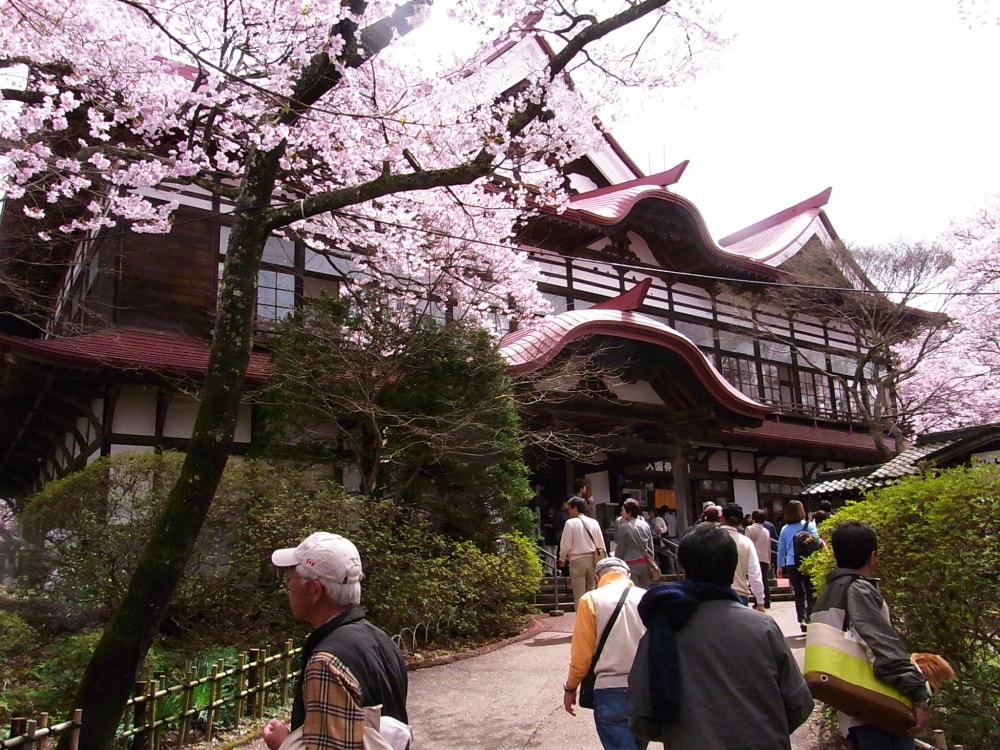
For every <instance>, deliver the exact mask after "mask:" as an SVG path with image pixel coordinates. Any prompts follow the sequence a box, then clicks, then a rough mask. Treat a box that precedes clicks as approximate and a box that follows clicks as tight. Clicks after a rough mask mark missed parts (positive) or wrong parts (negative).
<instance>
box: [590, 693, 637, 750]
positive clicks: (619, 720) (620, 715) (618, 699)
mask: <svg viewBox="0 0 1000 750" xmlns="http://www.w3.org/2000/svg"><path fill="white" fill-rule="evenodd" d="M594 724H595V725H596V726H597V736H598V738H599V739H600V740H601V744H602V745H603V746H604V750H645V748H646V743H645V742H643V741H642V740H640V739H639V738H638V737H636V736H635V735H634V734H632V732H630V731H629V728H628V688H602V689H600V690H595V691H594Z"/></svg>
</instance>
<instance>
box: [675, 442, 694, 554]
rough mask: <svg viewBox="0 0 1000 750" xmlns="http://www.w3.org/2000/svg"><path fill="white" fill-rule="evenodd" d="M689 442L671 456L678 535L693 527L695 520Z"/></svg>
mask: <svg viewBox="0 0 1000 750" xmlns="http://www.w3.org/2000/svg"><path fill="white" fill-rule="evenodd" d="M687 447H688V446H687V444H682V445H678V446H677V450H676V451H675V452H674V455H672V456H671V457H670V466H671V468H672V469H673V475H674V495H675V496H676V498H677V536H678V538H680V537H682V536H684V533H685V532H686V531H687V530H688V529H689V528H691V526H692V525H693V524H694V522H695V520H696V519H695V518H693V513H692V510H691V507H692V504H693V502H694V496H693V494H692V492H691V476H690V474H689V473H688V457H687V451H686V450H685V449H686V448H687Z"/></svg>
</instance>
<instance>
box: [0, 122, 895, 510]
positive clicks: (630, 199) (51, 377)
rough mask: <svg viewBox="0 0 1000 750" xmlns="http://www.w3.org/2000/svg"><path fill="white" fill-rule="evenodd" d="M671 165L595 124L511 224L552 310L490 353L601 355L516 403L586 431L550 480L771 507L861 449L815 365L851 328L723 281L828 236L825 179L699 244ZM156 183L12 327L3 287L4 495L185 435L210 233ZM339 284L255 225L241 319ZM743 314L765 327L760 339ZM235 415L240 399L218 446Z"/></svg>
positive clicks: (215, 256) (830, 239) (5, 240)
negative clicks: (254, 272) (745, 298)
mask: <svg viewBox="0 0 1000 750" xmlns="http://www.w3.org/2000/svg"><path fill="white" fill-rule="evenodd" d="M685 167H686V162H685V163H682V164H679V165H678V166H676V167H675V168H673V169H670V170H668V171H665V172H662V173H659V174H655V175H645V174H643V173H642V171H641V170H640V169H639V168H638V167H637V166H636V165H635V163H634V162H633V161H632V160H631V159H630V158H629V157H628V156H627V155H626V154H625V153H624V151H623V150H622V149H621V147H620V146H619V145H618V144H617V143H616V142H615V141H614V139H613V138H612V137H611V136H610V135H606V136H605V138H604V145H603V147H602V148H601V149H599V150H598V151H596V152H594V153H589V154H587V155H586V156H585V157H582V158H580V159H578V160H577V161H576V162H574V163H573V164H571V165H570V166H569V168H568V169H567V179H568V181H569V184H570V185H571V186H572V189H573V192H574V194H573V196H572V198H571V200H570V201H569V203H568V206H567V207H566V208H565V210H562V211H555V210H549V209H542V210H539V211H538V212H537V213H536V214H535V215H534V217H533V218H532V219H531V220H530V221H528V222H527V223H526V224H525V225H524V226H523V227H522V228H521V230H520V233H519V235H518V236H517V241H518V243H519V244H520V246H521V247H522V248H523V249H524V250H525V251H526V252H527V253H528V254H529V256H530V257H531V258H532V259H533V260H534V262H535V264H536V272H537V282H538V285H539V288H540V290H541V291H542V292H543V293H544V294H545V296H546V297H547V298H548V299H549V300H550V302H551V303H552V307H553V309H554V313H553V314H552V315H550V316H549V317H547V318H545V319H544V320H542V321H540V322H539V324H538V325H537V326H535V327H532V328H530V329H525V330H519V331H513V332H505V333H506V335H505V336H504V337H503V338H502V339H501V341H500V346H501V352H502V354H503V355H504V356H505V357H506V359H507V361H508V363H509V367H510V372H511V373H512V374H513V375H522V374H528V373H534V374H538V373H544V372H545V368H546V367H550V366H551V365H552V364H553V363H554V362H557V361H558V360H559V358H560V357H562V356H565V354H566V353H568V352H572V351H580V350H581V349H584V350H587V351H589V352H591V353H592V354H595V355H596V356H597V358H598V359H600V358H602V357H604V358H608V363H609V364H610V365H612V366H611V367H610V368H609V369H610V370H613V371H614V372H615V375H614V377H609V378H608V379H607V381H606V382H604V383H603V386H604V387H605V389H606V393H605V396H604V397H603V398H600V399H595V398H587V397H584V396H581V397H580V398H578V399H571V400H568V401H565V402H563V403H562V404H560V405H558V406H553V407H550V408H549V410H548V411H545V410H541V409H539V410H538V411H536V412H535V413H533V414H532V419H534V420H538V421H539V422H540V423H542V424H544V423H546V422H547V421H550V422H552V423H559V424H568V425H571V426H573V428H574V429H577V430H579V431H581V432H584V433H592V434H594V435H595V436H600V438H599V439H600V440H601V441H603V443H602V445H604V446H606V450H605V451H603V452H602V453H601V454H599V455H598V456H597V457H595V458H593V459H592V461H593V462H592V463H587V464H582V463H581V464H574V463H572V462H569V461H563V462H557V463H553V462H548V463H547V464H546V465H545V466H538V467H537V472H538V473H537V478H538V479H539V480H541V481H542V482H543V484H544V485H545V487H546V488H547V491H548V492H551V493H552V494H553V495H554V496H557V495H562V496H564V497H565V496H568V494H569V493H570V492H571V490H572V487H571V484H572V482H573V481H574V480H576V479H581V478H587V479H588V481H589V482H590V486H591V490H592V491H593V493H594V495H595V498H596V499H597V500H598V502H608V501H611V502H617V500H618V499H619V498H620V496H621V494H623V493H625V492H632V493H634V494H637V495H638V496H639V497H640V499H642V500H644V501H645V502H646V503H648V504H653V503H655V504H656V505H662V504H667V505H671V506H676V507H677V509H678V516H679V517H680V518H681V519H682V520H684V521H689V520H690V519H691V518H692V517H693V516H694V515H695V514H696V513H697V511H698V509H699V508H700V507H701V504H702V503H703V502H705V501H709V500H718V501H721V500H726V499H731V498H734V499H735V500H736V501H738V502H740V503H741V504H742V505H743V506H744V509H745V510H747V512H749V511H750V510H751V509H753V508H757V507H762V508H768V509H770V510H771V511H772V513H775V514H777V513H778V512H780V510H781V507H782V504H783V502H784V500H785V499H786V498H788V497H789V496H791V495H795V494H797V493H798V492H799V491H800V490H801V488H802V487H803V486H804V485H807V484H810V483H811V482H812V481H813V480H814V479H815V478H816V476H817V475H819V474H820V473H821V472H827V471H831V470H836V469H842V468H845V467H847V466H851V465H857V464H871V463H873V462H874V461H876V460H879V454H878V451H877V450H876V448H875V445H874V442H873V439H872V438H871V436H870V435H869V432H868V428H867V426H866V425H865V424H863V423H862V421H861V420H860V419H859V417H858V415H857V414H856V413H855V412H854V411H853V409H852V405H851V402H850V399H849V398H848V396H847V394H846V393H845V392H844V391H843V388H842V386H841V385H840V384H839V383H838V381H837V380H836V379H835V378H833V377H831V376H830V375H829V374H827V373H828V372H830V371H837V372H843V373H845V374H846V373H849V372H852V369H851V367H850V363H851V358H852V356H853V355H854V353H855V352H856V350H857V344H856V342H855V341H854V339H853V336H852V334H851V333H850V332H849V331H847V330H845V329H842V328H839V327H837V326H836V325H835V324H832V323H829V322H824V321H821V320H815V319H808V318H804V317H801V316H790V315H787V314H785V313H783V311H781V310H778V309H774V310H770V309H746V307H745V305H743V306H741V303H740V302H739V298H737V297H735V296H733V294H732V290H733V289H734V288H739V287H740V286H741V285H744V286H747V287H748V288H749V287H750V286H751V285H753V284H759V283H768V282H772V283H773V282H776V281H781V280H782V279H783V278H785V277H786V273H785V272H784V271H783V270H782V267H783V265H784V264H785V263H786V262H787V261H788V260H789V259H791V258H792V257H794V256H796V255H797V254H799V253H802V252H812V251H821V250H822V249H823V248H827V247H830V246H831V245H832V243H834V242H836V240H837V237H836V233H835V231H834V229H833V227H832V226H831V224H830V221H829V220H828V218H827V216H826V214H825V213H824V210H823V209H824V206H825V205H826V203H827V201H828V199H829V196H830V190H829V189H827V190H824V191H822V192H820V193H818V194H817V195H815V196H812V197H809V198H807V199H805V200H803V201H802V202H800V203H798V204H796V205H794V206H791V207H788V208H786V209H784V210H782V211H779V212H777V213H775V214H774V215H772V216H769V217H767V218H765V219H763V220H761V221H759V222H757V223H755V224H753V225H752V226H749V227H747V228H746V229H744V230H742V231H740V232H737V233H735V234H730V235H729V236H727V237H723V238H721V239H715V238H713V235H712V233H711V230H710V228H709V227H707V226H706V225H705V222H704V220H703V219H702V217H701V215H700V213H699V212H698V209H697V208H696V206H694V205H693V204H692V203H691V202H690V201H689V200H687V199H685V198H684V197H683V195H682V192H683V191H682V190H681V189H680V188H678V187H677V186H678V185H679V184H680V181H681V178H682V175H683V172H684V169H685ZM170 197H171V198H172V199H174V200H179V201H180V203H181V206H180V208H179V209H178V210H177V212H176V215H175V225H174V229H173V231H172V232H171V233H170V234H167V235H149V234H146V235H134V234H129V233H114V234H110V233H109V234H107V235H106V236H98V237H96V238H95V239H93V240H90V241H87V242H84V243H81V244H80V245H79V246H78V247H75V248H66V249H64V252H65V253H66V257H65V258H64V260H63V264H62V266H61V268H62V269H63V272H61V273H60V276H59V277H58V278H48V279H42V280H41V282H40V283H45V284H48V285H49V287H50V289H51V297H52V299H53V300H54V301H55V303H54V304H53V305H52V306H51V308H50V310H49V314H48V318H47V319H46V320H44V321H38V323H37V324H36V325H35V326H28V325H26V324H25V323H24V322H23V319H22V318H21V317H20V316H19V315H17V314H16V313H17V312H18V306H17V302H16V300H14V299H13V298H6V299H0V409H2V410H3V417H4V418H3V419H2V420H0V497H5V498H21V497H24V496H26V495H28V494H30V493H31V492H33V491H35V490H37V489H38V488H39V487H40V486H42V485H43V484H44V483H45V482H47V481H49V480H52V479H54V478H58V477H61V476H64V475H65V474H67V473H68V472H70V471H73V470H74V469H76V468H79V467H80V466H81V465H84V464H86V463H87V462H89V461H92V460H94V459H95V458H97V457H98V456H102V455H108V454H112V453H115V452H118V451H126V450H150V449H153V448H156V447H169V448H180V449H183V447H184V446H185V441H186V439H187V437H188V436H189V435H190V431H191V428H192V425H193V420H194V415H195V411H196V409H197V397H196V389H195V388H192V384H196V383H197V381H198V379H199V378H200V376H201V374H202V373H203V372H204V367H205V362H206V358H207V351H208V346H209V337H210V335H211V326H212V320H213V317H214V312H215V305H216V293H217V284H218V274H219V264H220V261H221V259H222V252H223V251H224V249H225V244H226V238H227V233H228V228H227V217H226V212H225V211H224V210H222V209H223V208H224V207H222V206H220V205H219V204H218V201H217V200H216V199H214V198H212V197H211V196H209V195H207V194H201V193H198V192H197V191H194V190H192V191H189V192H186V193H180V194H172V195H171V196H170ZM12 214H13V212H8V211H5V212H4V215H3V217H2V222H3V223H2V224H0V261H3V260H8V259H11V258H14V257H16V256H17V254H18V253H19V252H20V251H21V250H22V248H21V246H20V245H19V243H18V242H17V241H15V240H14V239H12V238H15V237H18V236H24V233H23V232H21V231H20V230H19V229H18V227H17V226H16V221H17V220H16V219H14V218H13V216H12ZM178 248H183V251H182V252H179V251H178ZM339 280H340V273H339V272H338V269H337V268H336V266H335V264H334V263H332V262H331V261H330V260H329V259H328V258H327V257H325V256H323V255H322V254H319V253H317V252H315V251H313V250H311V249H310V248H308V247H306V246H305V245H303V244H300V243H295V242H291V241H288V240H283V239H278V238H273V240H272V241H271V242H270V243H269V244H268V246H267V248H266V249H265V256H264V264H263V268H262V271H261V273H260V275H259V278H258V282H259V295H258V304H257V311H258V317H259V320H260V324H261V326H260V327H261V330H262V331H265V330H267V328H268V326H269V325H270V324H272V323H273V322H274V321H275V320H278V319H280V318H282V317H283V316H285V315H286V314H287V313H288V312H289V311H290V310H292V309H294V308H295V307H296V306H299V305H303V304H307V303H308V300H309V299H310V298H315V297H317V296H318V295H319V294H320V292H321V291H324V290H328V291H335V290H336V289H337V287H338V283H339ZM754 316H757V317H758V318H760V317H766V318H767V319H768V327H769V329H771V330H775V329H779V330H781V331H783V333H782V334H781V335H779V336H772V337H770V338H768V339H764V338H760V337H759V336H758V335H756V334H755V333H754V326H753V325H752V323H753V317H754ZM791 341H794V342H796V346H791V345H790V343H789V342H791ZM803 347H805V348H809V349H811V350H813V351H815V352H816V354H817V356H818V357H819V358H820V359H822V360H825V361H826V362H827V369H826V371H825V372H823V371H820V370H816V369H813V368H811V367H809V366H808V365H807V364H806V363H805V362H803V361H802V360H801V359H800V357H799V356H797V354H796V351H797V349H798V350H801V349H802V348H803ZM838 363H841V364H838ZM839 367H843V368H844V369H843V370H840V369H838V368H839ZM267 368H268V357H267V353H266V350H264V349H262V350H261V351H260V352H259V353H257V354H255V356H254V358H253V359H252V361H251V364H250V370H249V372H248V378H247V385H248V386H249V387H251V388H252V387H255V386H256V385H259V384H262V383H263V382H264V381H265V380H266V378H267ZM533 382H536V383H537V382H542V381H540V380H539V379H537V378H536V379H535V380H534V381H533ZM254 422H255V420H254V407H253V404H252V401H251V400H250V399H248V400H247V403H246V406H245V408H244V413H243V415H242V419H241V423H240V425H239V428H238V433H237V436H236V450H237V451H240V450H245V449H246V448H247V447H248V446H249V444H250V442H251V440H252V437H253V433H254V429H255V423H254ZM595 439H596V438H595Z"/></svg>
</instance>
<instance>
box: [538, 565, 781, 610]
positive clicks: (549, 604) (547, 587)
mask: <svg viewBox="0 0 1000 750" xmlns="http://www.w3.org/2000/svg"><path fill="white" fill-rule="evenodd" d="M676 580H677V576H675V575H672V574H669V575H665V576H663V578H662V579H660V581H661V583H669V582H671V581H676ZM770 583H771V601H775V602H790V601H792V599H793V596H792V589H791V587H790V586H789V585H788V581H787V580H785V579H783V578H782V579H780V580H777V581H775V580H774V579H771V581H770ZM535 607H537V608H538V611H539V612H555V611H557V610H561V611H563V612H572V611H573V589H572V588H570V585H569V576H542V582H541V585H539V587H538V591H537V592H535Z"/></svg>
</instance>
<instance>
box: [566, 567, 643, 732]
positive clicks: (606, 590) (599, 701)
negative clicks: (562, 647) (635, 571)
mask: <svg viewBox="0 0 1000 750" xmlns="http://www.w3.org/2000/svg"><path fill="white" fill-rule="evenodd" d="M596 574H597V588H596V589H594V590H593V591H589V592H587V593H585V594H584V595H583V596H581V597H580V604H579V606H578V607H577V610H576V622H575V623H574V625H573V638H572V641H571V642H570V662H569V671H568V673H567V675H566V684H565V685H564V686H563V708H565V709H566V711H567V712H569V713H570V714H572V715H573V716H575V715H576V711H575V709H574V706H575V705H576V694H577V689H578V688H579V686H580V682H581V681H582V680H583V678H584V676H585V675H586V674H587V672H588V670H589V669H590V663H591V661H592V660H593V658H594V652H595V651H596V650H597V644H598V642H599V640H600V638H601V634H602V633H603V632H604V629H605V627H606V626H607V625H608V622H609V621H610V620H611V615H612V613H613V612H614V611H615V609H616V607H617V606H618V602H619V601H620V600H621V599H622V595H623V594H624V595H625V599H624V602H623V604H622V607H621V611H620V612H619V613H618V616H617V617H615V620H614V623H612V625H611V629H610V630H609V631H608V637H607V640H606V641H605V643H604V648H603V649H602V650H601V655H600V658H599V659H598V661H597V664H596V666H595V667H594V672H595V674H596V676H597V679H596V680H595V682H594V725H595V726H596V727H597V736H598V738H599V739H600V740H601V745H603V746H604V750H642V749H643V748H645V747H646V743H645V742H642V741H640V740H639V739H638V738H637V737H636V736H635V735H634V734H632V732H631V731H630V730H629V727H628V672H629V669H630V668H631V666H632V659H633V657H634V656H635V650H636V647H637V646H638V645H639V639H640V638H641V637H642V634H643V633H644V632H645V630H646V628H645V626H644V625H643V624H642V621H641V620H640V619H639V613H638V606H639V602H640V601H641V600H642V596H643V594H645V593H646V591H645V589H641V588H639V587H638V586H635V585H633V583H632V581H631V578H630V572H629V566H628V564H627V563H626V562H625V561H624V560H621V559H619V558H617V557H606V558H604V559H603V560H601V561H600V562H599V563H597V568H596ZM626 591H627V593H626Z"/></svg>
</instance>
